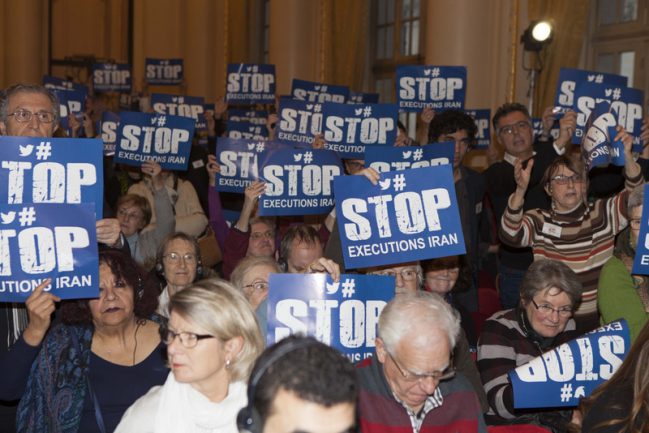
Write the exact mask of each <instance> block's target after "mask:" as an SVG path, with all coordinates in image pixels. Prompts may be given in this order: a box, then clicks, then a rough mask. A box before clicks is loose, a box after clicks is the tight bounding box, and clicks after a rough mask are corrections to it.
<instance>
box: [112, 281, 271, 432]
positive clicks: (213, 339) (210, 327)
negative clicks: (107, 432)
mask: <svg viewBox="0 0 649 433" xmlns="http://www.w3.org/2000/svg"><path fill="white" fill-rule="evenodd" d="M169 311H170V313H171V317H170V318H169V325H168V328H167V329H166V330H164V331H163V333H162V334H163V336H162V339H163V341H164V342H165V343H166V344H167V354H168V358H169V366H170V367H171V373H170V374H169V376H168V378H167V381H166V382H165V384H164V385H163V386H156V387H154V388H152V389H151V390H150V391H149V392H148V393H147V394H145V395H144V396H143V397H141V398H140V399H139V400H137V401H136V402H135V403H134V404H133V406H131V407H130V408H129V409H128V411H127V412H126V413H125V414H124V417H123V418H122V421H121V422H120V424H119V425H118V426H117V430H115V431H116V432H117V433H124V432H133V433H135V432H137V433H147V432H156V433H166V432H168V433H172V432H173V433H175V432H199V431H200V432H214V433H216V432H218V433H237V432H238V430H237V424H236V418H237V414H238V412H239V410H240V409H241V408H242V407H244V406H245V405H246V403H247V394H246V381H247V379H248V376H249V374H250V371H251V369H252V366H253V363H254V362H255V359H256V358H257V356H259V354H260V353H261V351H262V349H263V341H262V338H261V334H260V332H259V328H258V325H257V321H256V320H255V315H254V313H253V312H252V309H251V308H250V305H249V304H248V302H247V301H246V299H245V298H244V297H243V295H242V294H241V292H239V291H238V290H237V289H235V288H234V287H232V286H231V285H230V284H229V283H227V282H225V281H223V280H218V279H213V280H204V281H202V282H201V283H199V284H197V285H195V286H192V287H189V288H187V289H185V290H183V291H181V292H178V293H176V294H175V295H174V296H173V297H172V298H171V301H170V302H169Z"/></svg>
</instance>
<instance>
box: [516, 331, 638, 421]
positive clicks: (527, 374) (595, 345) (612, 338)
mask: <svg viewBox="0 0 649 433" xmlns="http://www.w3.org/2000/svg"><path fill="white" fill-rule="evenodd" d="M630 345H631V343H630V338H629V327H628V325H627V323H626V321H625V320H620V321H618V322H612V323H609V324H608V325H604V326H602V327H601V328H598V329H596V330H594V331H591V332H589V333H588V334H584V335H583V336H581V337H579V338H576V339H574V340H572V341H569V342H568V343H565V344H562V345H561V346H559V347H556V348H554V349H553V350H551V351H549V352H546V353H544V354H543V355H541V356H539V357H537V358H534V359H533V360H531V361H530V362H528V363H527V364H524V365H521V366H520V367H518V368H516V369H515V370H512V371H511V372H510V373H509V380H510V381H511V384H512V387H513V390H514V407H515V408H516V409H526V408H546V407H548V408H549V407H574V406H577V405H579V399H580V398H582V397H588V396H589V395H590V394H591V393H592V392H593V390H594V389H595V388H597V386H598V385H600V384H602V383H604V382H605V381H606V380H607V379H610V378H611V376H613V373H615V371H616V370H617V369H618V368H619V367H620V365H621V364H622V361H624V358H625V357H626V354H627V352H628V351H629V346H630Z"/></svg>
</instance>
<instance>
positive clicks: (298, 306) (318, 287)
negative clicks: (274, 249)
mask: <svg viewBox="0 0 649 433" xmlns="http://www.w3.org/2000/svg"><path fill="white" fill-rule="evenodd" d="M268 283H269V290H268V331H267V334H266V342H267V344H268V345H271V344H273V343H276V342H277V341H279V340H281V339H283V338H285V337H288V336H289V335H292V334H296V333H302V334H306V335H310V336H313V337H314V338H316V339H317V340H319V341H321V342H323V343H324V344H327V345H329V346H331V347H333V348H335V349H338V350H339V351H340V352H341V353H343V354H344V355H345V356H347V357H349V359H350V360H351V361H352V362H357V361H361V360H362V359H365V358H367V357H369V356H371V355H372V353H373V352H374V348H375V339H376V336H377V325H378V320H379V316H380V315H381V311H383V308H384V307H385V305H386V304H387V303H388V302H389V301H390V300H391V299H392V298H393V297H394V285H395V283H394V277H386V276H378V275H357V274H343V275H341V276H340V281H339V282H333V280H332V279H331V277H330V276H329V275H325V274H270V277H269V279H268Z"/></svg>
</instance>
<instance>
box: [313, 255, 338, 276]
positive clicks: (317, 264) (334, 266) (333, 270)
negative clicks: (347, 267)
mask: <svg viewBox="0 0 649 433" xmlns="http://www.w3.org/2000/svg"><path fill="white" fill-rule="evenodd" d="M307 270H308V271H309V272H310V273H314V272H324V273H327V274H329V276H330V277H331V279H332V280H334V282H338V281H340V265H339V264H338V263H336V262H334V261H333V260H330V259H328V258H326V257H320V258H318V259H316V260H315V261H314V262H313V263H311V264H310V265H309V266H308V267H307Z"/></svg>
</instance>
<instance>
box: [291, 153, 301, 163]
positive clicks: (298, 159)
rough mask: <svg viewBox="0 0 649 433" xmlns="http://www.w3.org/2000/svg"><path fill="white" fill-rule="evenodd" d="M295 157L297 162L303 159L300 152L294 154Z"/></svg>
mask: <svg viewBox="0 0 649 433" xmlns="http://www.w3.org/2000/svg"><path fill="white" fill-rule="evenodd" d="M293 159H294V160H295V162H300V160H301V159H302V154H301V153H300V154H297V155H293Z"/></svg>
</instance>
